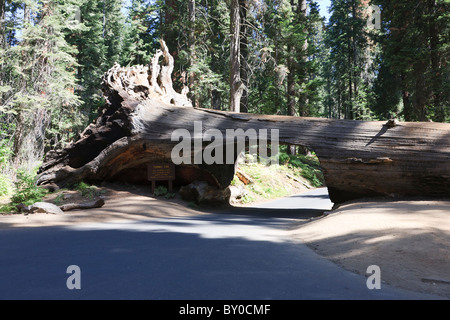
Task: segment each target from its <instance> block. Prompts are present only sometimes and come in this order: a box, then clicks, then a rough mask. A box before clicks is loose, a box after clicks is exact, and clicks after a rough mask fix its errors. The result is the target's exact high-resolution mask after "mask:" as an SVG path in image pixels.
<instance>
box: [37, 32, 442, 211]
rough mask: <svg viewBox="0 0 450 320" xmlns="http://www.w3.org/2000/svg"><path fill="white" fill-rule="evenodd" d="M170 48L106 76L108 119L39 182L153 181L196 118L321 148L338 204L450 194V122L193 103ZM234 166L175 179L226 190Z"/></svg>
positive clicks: (48, 167)
mask: <svg viewBox="0 0 450 320" xmlns="http://www.w3.org/2000/svg"><path fill="white" fill-rule="evenodd" d="M161 46H162V50H159V51H157V53H156V55H155V57H154V58H153V59H152V62H151V64H150V65H149V66H135V67H131V68H122V67H120V66H119V65H115V66H114V67H113V68H112V69H111V70H109V71H108V72H107V73H106V74H105V76H104V78H103V92H104V96H105V98H106V101H107V103H106V105H105V106H104V107H103V108H101V110H99V118H98V119H97V121H96V122H95V123H93V124H91V125H90V126H89V127H88V128H87V129H86V130H85V131H84V132H83V134H82V135H81V137H80V139H79V140H78V141H77V142H75V143H73V144H71V145H70V146H68V147H67V148H66V149H64V150H60V151H54V152H50V153H49V154H47V157H46V161H45V163H44V165H43V166H42V168H41V170H40V176H39V181H38V183H39V184H41V185H46V184H56V185H58V186H67V185H70V184H73V183H76V182H79V181H82V180H84V181H91V182H96V181H127V182H132V183H137V182H145V181H146V174H147V165H148V164H149V163H159V162H170V161H171V152H172V149H173V148H174V146H176V145H177V144H178V141H175V142H174V141H171V136H172V133H173V132H174V131H175V130H177V129H185V130H187V131H188V132H189V133H190V134H191V135H192V136H193V137H194V122H201V123H202V127H203V132H205V131H206V130H209V129H216V130H219V131H220V132H221V133H222V134H223V136H225V135H226V130H227V129H237V128H242V129H243V130H244V131H245V130H248V129H255V130H256V131H258V130H261V129H268V130H272V129H278V130H279V142H280V144H293V145H302V146H305V147H308V148H310V149H312V150H314V151H315V152H316V154H317V156H318V157H319V160H320V163H321V167H322V169H323V172H324V176H325V180H326V185H327V187H328V189H329V193H330V197H331V200H332V201H333V202H335V203H342V202H344V201H347V200H350V199H355V198H362V197H372V196H380V195H381V196H386V195H395V196H424V197H425V196H433V197H447V196H450V124H442V123H397V122H396V121H389V122H388V123H385V122H362V121H348V120H331V119H318V118H299V117H287V116H270V115H255V114H236V113H230V112H219V111H212V110H205V109H194V108H193V107H192V104H191V103H190V101H189V99H188V98H187V90H186V89H184V90H183V92H182V93H181V94H180V93H177V92H175V90H173V87H172V80H171V73H172V70H173V58H172V57H171V56H170V54H169V52H168V50H167V47H166V45H165V43H164V42H163V41H162V42H161ZM160 60H162V61H160ZM187 131H186V132H187ZM216 132H217V131H216ZM194 140H195V139H194ZM194 143H195V142H193V144H194ZM205 146H206V144H202V148H205ZM194 156H195V155H193V157H194ZM234 170H235V166H234V165H232V164H212V165H207V164H205V163H201V164H181V165H178V166H176V180H175V183H176V184H178V185H185V184H189V183H190V182H193V181H195V180H203V181H206V182H208V183H209V184H210V185H215V186H217V187H218V188H219V189H225V188H227V187H228V185H229V183H230V182H231V180H232V179H233V176H234Z"/></svg>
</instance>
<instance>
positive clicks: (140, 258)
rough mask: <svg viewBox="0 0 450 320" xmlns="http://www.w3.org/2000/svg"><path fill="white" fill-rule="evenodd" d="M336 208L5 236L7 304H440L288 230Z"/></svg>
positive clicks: (2, 267) (1, 290) (2, 264)
mask: <svg viewBox="0 0 450 320" xmlns="http://www.w3.org/2000/svg"><path fill="white" fill-rule="evenodd" d="M311 199H315V200H314V201H312V202H311ZM316 200H320V201H316ZM315 203H317V206H316V207H314V204H315ZM329 204H330V203H329V202H327V199H326V195H324V194H321V193H320V191H319V193H309V194H306V195H305V196H302V197H291V198H289V199H285V200H282V201H281V202H280V201H277V202H274V203H270V204H265V207H272V206H273V205H275V207H281V206H287V207H288V208H292V207H295V206H299V207H300V208H302V209H297V210H282V209H277V210H278V211H277V212H278V217H277V218H274V217H273V212H274V209H262V208H258V209H247V210H242V211H240V212H238V213H239V214H236V212H233V214H227V213H223V212H222V213H220V214H211V215H205V216H196V217H189V218H166V219H154V220H146V221H140V222H127V223H97V224H95V223H90V224H84V225H77V226H73V227H51V228H50V227H49V228H31V229H8V230H0V299H152V300H154V299H163V300H179V299H182V300H203V299H207V300H234V299H237V300H241V299H243V300H248V299H250V300H260V299H274V300H281V299H283V300H300V299H426V298H432V297H431V296H427V295H420V294H416V293H412V292H407V291H403V290H399V289H395V288H391V287H388V286H387V285H382V289H381V290H368V289H367V286H366V279H365V277H363V276H359V275H356V274H353V273H351V272H347V271H345V270H343V269H341V268H339V267H338V266H336V265H335V264H333V263H331V262H329V261H328V260H325V259H324V258H322V257H320V256H318V255H316V254H315V253H314V252H313V251H312V250H310V249H309V248H308V247H306V246H305V245H303V244H299V243H294V242H292V241H291V240H290V239H289V238H288V237H287V235H286V233H285V230H286V228H288V227H289V226H290V225H292V224H293V223H296V222H297V223H298V219H302V218H305V217H307V216H308V215H309V216H313V215H316V214H318V212H320V211H323V210H326V209H327V206H328V205H329ZM305 206H306V207H305ZM255 212H256V213H261V212H262V213H263V214H262V215H255ZM295 212H297V215H296V214H295ZM71 265H77V266H79V268H80V275H81V277H80V284H81V290H69V289H68V288H67V286H66V281H67V279H68V277H69V276H70V274H67V273H66V271H67V267H68V266H71Z"/></svg>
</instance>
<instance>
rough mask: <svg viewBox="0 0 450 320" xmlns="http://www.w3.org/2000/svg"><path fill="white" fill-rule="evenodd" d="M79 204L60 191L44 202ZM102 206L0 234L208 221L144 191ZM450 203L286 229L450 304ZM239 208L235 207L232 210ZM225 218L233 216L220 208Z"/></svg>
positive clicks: (365, 207) (397, 204) (1, 222)
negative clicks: (162, 219) (120, 223)
mask: <svg viewBox="0 0 450 320" xmlns="http://www.w3.org/2000/svg"><path fill="white" fill-rule="evenodd" d="M61 194H66V195H67V194H68V195H69V196H68V197H66V198H67V201H78V200H80V199H81V198H77V197H79V195H77V193H76V192H74V191H62V193H60V194H53V195H50V196H48V197H47V199H46V200H47V201H54V200H55V199H56V198H58V197H59V199H62V198H63V197H61ZM98 195H100V196H101V197H103V198H104V199H105V200H106V204H105V206H104V207H102V208H99V209H90V210H84V211H71V212H67V213H66V214H64V215H58V216H55V215H43V214H35V215H27V216H25V215H3V216H0V230H1V229H4V228H13V227H18V228H23V227H41V226H65V225H73V224H77V223H87V222H108V221H118V220H120V221H123V220H126V221H133V220H142V219H149V218H150V219H151V218H159V217H179V216H195V215H200V214H208V213H209V212H216V211H217V210H214V211H213V210H208V209H201V208H198V207H196V206H193V205H192V204H188V203H186V202H184V201H183V200H181V199H179V198H178V197H176V198H175V199H171V200H166V199H162V198H154V197H150V196H149V190H148V188H139V187H130V186H127V187H125V186H122V187H117V186H112V187H106V188H105V187H104V188H102V190H101V192H99V193H98ZM449 208H450V200H443V201H435V200H433V201H432V200H429V201H425V200H421V201H418V200H410V201H382V200H373V199H372V200H370V199H369V200H363V201H355V202H349V203H346V204H344V205H342V206H341V207H339V208H338V209H337V210H335V211H332V212H329V213H328V214H327V215H324V216H322V217H318V218H313V219H310V218H299V219H293V220H292V224H291V226H290V228H289V230H287V232H288V234H289V235H290V236H291V237H292V239H293V240H300V241H301V242H303V243H305V244H307V245H308V246H309V247H310V248H312V249H313V250H314V251H315V252H316V253H318V254H319V255H322V256H324V257H326V258H327V259H329V260H332V261H333V262H335V263H336V264H338V265H340V266H341V267H343V268H344V269H347V270H350V271H352V272H356V273H358V274H362V275H366V276H369V274H367V267H368V266H370V265H377V266H379V267H380V269H381V279H382V285H383V284H389V285H392V286H396V287H400V288H404V289H409V290H412V291H416V292H423V293H430V294H436V295H440V296H442V297H445V298H449V299H450V219H449V216H448V215H449ZM240 209H242V208H240V207H234V209H232V210H237V211H236V212H238V211H239V210H240ZM226 210H227V211H226V212H227V213H232V212H233V211H230V208H226Z"/></svg>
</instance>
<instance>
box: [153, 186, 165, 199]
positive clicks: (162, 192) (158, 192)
mask: <svg viewBox="0 0 450 320" xmlns="http://www.w3.org/2000/svg"><path fill="white" fill-rule="evenodd" d="M167 193H168V190H167V188H166V187H164V186H157V187H156V188H155V193H154V194H155V196H156V197H160V196H165V195H167Z"/></svg>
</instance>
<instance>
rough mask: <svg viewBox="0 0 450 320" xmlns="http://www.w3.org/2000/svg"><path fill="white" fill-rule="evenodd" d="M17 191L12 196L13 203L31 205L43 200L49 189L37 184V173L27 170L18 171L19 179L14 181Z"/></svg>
mask: <svg viewBox="0 0 450 320" xmlns="http://www.w3.org/2000/svg"><path fill="white" fill-rule="evenodd" d="M14 185H15V193H14V194H13V196H12V198H11V203H12V204H20V203H23V204H25V205H31V204H33V203H35V202H38V201H42V199H43V198H44V196H45V195H46V194H47V190H45V189H42V188H40V187H38V186H37V185H36V174H35V173H29V172H26V171H25V170H18V171H17V181H16V182H15V183H14Z"/></svg>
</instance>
